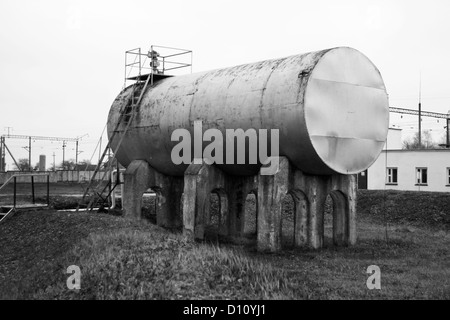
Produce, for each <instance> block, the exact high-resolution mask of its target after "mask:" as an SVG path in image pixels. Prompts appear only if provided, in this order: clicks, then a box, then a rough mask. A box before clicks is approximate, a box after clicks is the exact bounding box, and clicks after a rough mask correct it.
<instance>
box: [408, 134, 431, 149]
mask: <svg viewBox="0 0 450 320" xmlns="http://www.w3.org/2000/svg"><path fill="white" fill-rule="evenodd" d="M421 140H422V141H421V142H422V143H421V144H420V143H419V133H418V132H416V133H415V134H414V136H413V137H411V138H409V139H408V140H405V141H403V149H408V150H412V149H434V148H437V144H436V143H435V142H434V141H433V136H432V135H431V132H430V131H429V130H425V131H423V132H422V137H421Z"/></svg>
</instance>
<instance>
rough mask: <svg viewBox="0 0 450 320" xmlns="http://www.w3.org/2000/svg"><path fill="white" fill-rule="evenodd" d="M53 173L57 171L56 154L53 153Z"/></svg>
mask: <svg viewBox="0 0 450 320" xmlns="http://www.w3.org/2000/svg"><path fill="white" fill-rule="evenodd" d="M53 171H56V164H55V153H54V152H53Z"/></svg>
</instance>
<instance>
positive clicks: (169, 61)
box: [124, 45, 193, 87]
mask: <svg viewBox="0 0 450 320" xmlns="http://www.w3.org/2000/svg"><path fill="white" fill-rule="evenodd" d="M192 61H193V53H192V50H186V49H179V48H172V47H164V46H157V45H152V46H150V50H149V51H148V52H147V53H145V52H143V51H142V50H141V48H135V49H131V50H127V51H125V81H124V87H126V86H127V81H136V80H145V79H146V78H145V79H144V77H147V76H153V75H155V74H157V75H166V72H169V71H171V72H174V71H175V70H179V69H183V68H190V72H191V73H192ZM152 82H153V81H151V83H152Z"/></svg>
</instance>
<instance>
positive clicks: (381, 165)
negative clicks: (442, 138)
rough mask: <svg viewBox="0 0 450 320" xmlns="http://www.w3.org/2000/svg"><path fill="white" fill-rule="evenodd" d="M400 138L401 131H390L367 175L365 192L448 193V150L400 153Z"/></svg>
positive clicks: (401, 151) (402, 151)
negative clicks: (367, 190)
mask: <svg viewBox="0 0 450 320" xmlns="http://www.w3.org/2000/svg"><path fill="white" fill-rule="evenodd" d="M400 138H401V130H398V129H395V130H392V129H390V130H389V135H388V140H387V149H386V148H385V149H384V150H383V151H382V152H381V154H380V156H379V157H378V159H377V160H376V161H375V163H374V164H373V165H372V166H371V167H370V168H369V169H368V171H367V173H366V177H367V189H371V190H377V189H378V190H379V189H392V190H408V191H438V192H448V191H450V149H420V150H402V149H401V147H402V145H401V139H400ZM359 178H360V179H361V175H360V177H359ZM362 178H363V179H365V178H364V177H362Z"/></svg>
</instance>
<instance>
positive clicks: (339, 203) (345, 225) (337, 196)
mask: <svg viewBox="0 0 450 320" xmlns="http://www.w3.org/2000/svg"><path fill="white" fill-rule="evenodd" d="M330 190H331V193H330V194H331V197H332V198H333V243H334V245H336V246H347V245H354V244H355V243H356V176H355V175H348V176H344V175H334V176H332V177H331V181H330Z"/></svg>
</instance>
